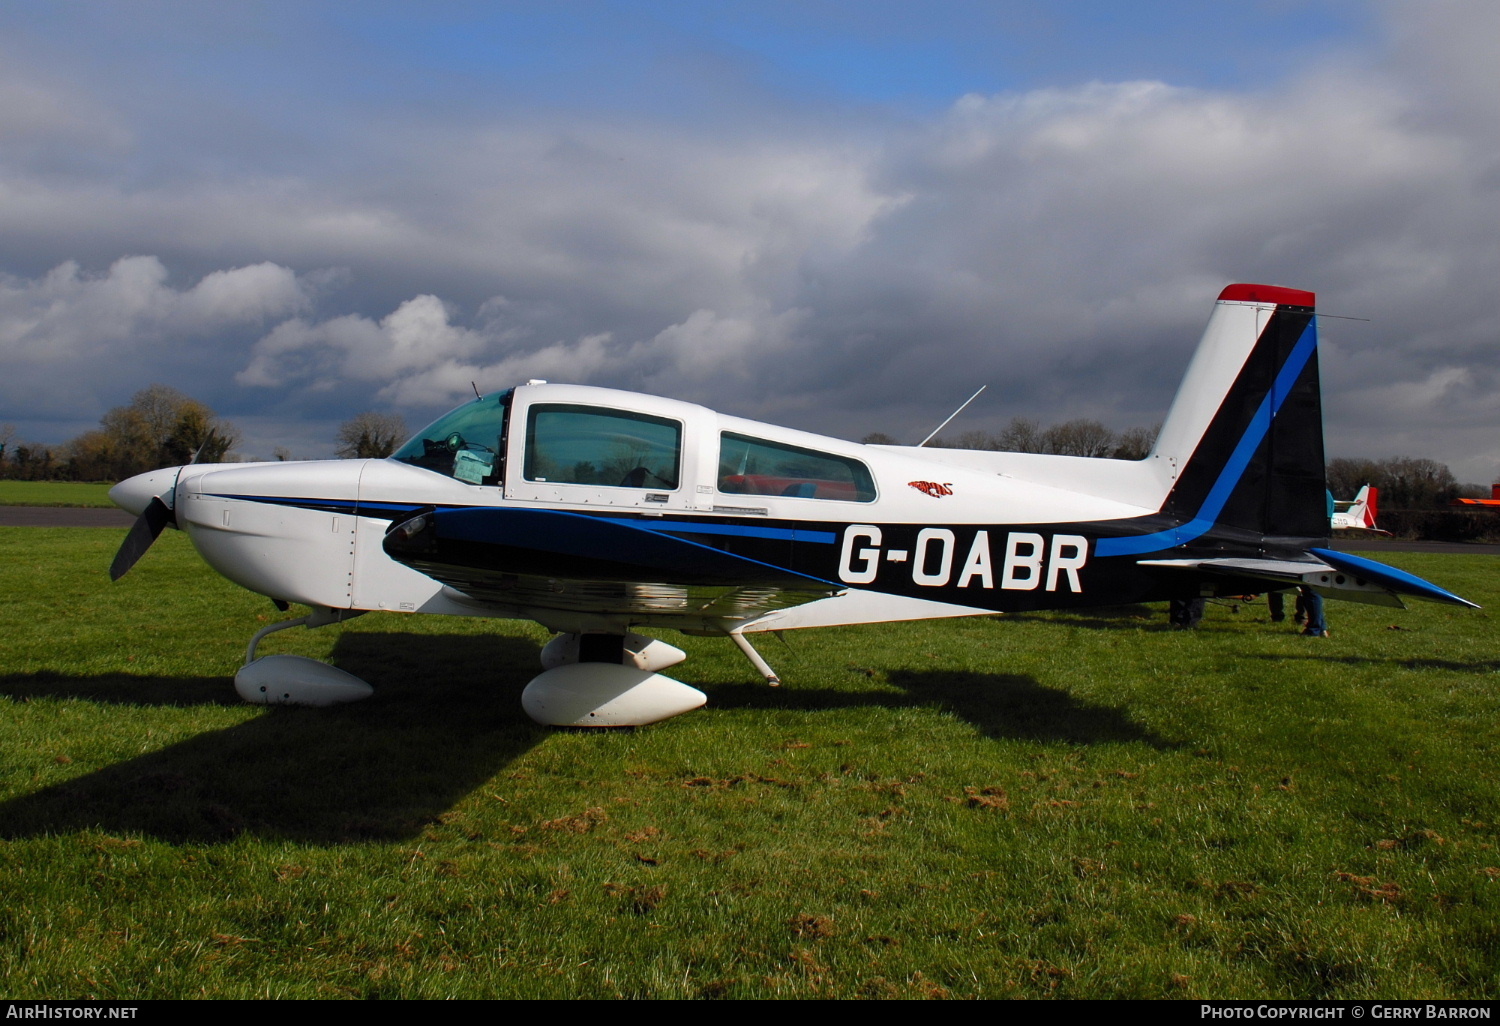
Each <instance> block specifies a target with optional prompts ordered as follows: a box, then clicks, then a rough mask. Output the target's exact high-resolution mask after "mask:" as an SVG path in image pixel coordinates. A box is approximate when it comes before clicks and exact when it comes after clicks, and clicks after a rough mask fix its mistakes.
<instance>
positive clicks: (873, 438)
mask: <svg viewBox="0 0 1500 1026" xmlns="http://www.w3.org/2000/svg"><path fill="white" fill-rule="evenodd" d="M860 441H861V442H863V443H864V444H865V445H900V444H901V443H900V442H898V441H896V440H895V439H894V438H892V437H891V436H890V435H888V434H886V433H885V432H883V431H871V432H870V433H869V434H868V435H865V437H863V438H861V439H860Z"/></svg>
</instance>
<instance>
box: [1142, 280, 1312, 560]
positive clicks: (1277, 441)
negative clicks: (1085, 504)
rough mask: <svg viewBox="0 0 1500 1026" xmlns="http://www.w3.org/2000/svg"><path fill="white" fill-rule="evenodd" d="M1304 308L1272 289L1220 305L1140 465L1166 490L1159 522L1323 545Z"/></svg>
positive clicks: (1227, 293) (1301, 298)
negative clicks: (1161, 473)
mask: <svg viewBox="0 0 1500 1026" xmlns="http://www.w3.org/2000/svg"><path fill="white" fill-rule="evenodd" d="M1314 305H1315V297H1314V295H1313V293H1311V292H1304V291H1301V290H1299V289H1287V288H1281V287H1279V286H1271V285H1231V286H1229V287H1228V288H1226V289H1225V290H1224V291H1223V292H1222V293H1221V294H1220V295H1219V300H1218V303H1217V305H1216V306H1215V308H1214V312H1213V315H1212V317H1211V318H1210V319H1209V323H1208V328H1207V330H1206V331H1205V332H1204V337H1203V341H1202V343H1201V344H1200V345H1199V347H1198V351H1197V353H1195V354H1194V356H1193V360H1192V362H1191V363H1190V364H1189V366H1188V370H1187V374H1186V375H1185V376H1184V378H1183V382H1182V387H1181V388H1180V389H1179V390H1178V394H1177V398H1176V400H1174V402H1173V404H1172V409H1171V411H1170V412H1169V413H1168V414H1167V420H1166V422H1165V423H1164V424H1163V425H1162V431H1161V436H1160V438H1159V439H1158V441H1157V445H1156V448H1155V450H1154V451H1153V453H1152V455H1151V457H1150V458H1151V459H1153V460H1164V461H1166V462H1167V463H1168V465H1169V472H1170V474H1171V475H1172V476H1173V477H1174V479H1175V480H1174V483H1173V485H1172V488H1171V491H1170V493H1169V494H1168V496H1167V499H1166V503H1165V505H1164V506H1163V512H1165V513H1168V514H1170V515H1172V516H1174V517H1177V518H1180V519H1182V520H1183V521H1186V522H1189V523H1191V524H1194V525H1198V526H1201V527H1202V528H1204V529H1206V528H1207V526H1209V525H1213V524H1216V525H1220V526H1225V527H1233V528H1239V529H1243V530H1246V531H1250V532H1253V533H1256V534H1262V535H1279V536H1289V537H1294V538H1326V537H1327V536H1328V532H1329V526H1328V514H1327V512H1326V503H1325V498H1324V490H1325V483H1324V460H1323V414H1322V398H1321V394H1320V391H1319V385H1318V356H1317V344H1318V341H1317V323H1316V321H1315V319H1314ZM1192 533H1201V531H1196V532H1192Z"/></svg>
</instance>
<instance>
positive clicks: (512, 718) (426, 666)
mask: <svg viewBox="0 0 1500 1026" xmlns="http://www.w3.org/2000/svg"><path fill="white" fill-rule="evenodd" d="M537 651H538V650H537V646H536V645H535V644H534V643H532V642H527V641H522V640H519V639H515V638H503V637H484V636H451V635H450V636H433V635H419V634H379V633H362V632H360V633H356V632H348V633H346V634H344V635H343V636H342V638H341V639H340V640H339V642H338V644H337V645H336V647H335V650H334V654H333V660H332V661H333V662H334V663H335V664H336V665H338V666H339V667H341V668H342V669H345V670H348V671H349V672H351V673H354V674H356V675H358V676H360V677H362V678H364V679H366V680H369V681H371V683H373V684H374V685H375V686H376V687H377V698H376V699H375V700H373V701H369V702H362V703H357V704H354V705H348V706H339V707H333V708H327V709H303V708H290V707H289V708H276V709H272V710H270V711H269V713H268V714H267V715H261V716H257V717H255V718H254V719H251V720H248V721H246V722H244V723H241V724H239V725H237V726H234V727H230V728H228V729H226V730H218V731H212V732H210V733H205V734H200V735H198V736H196V737H192V738H189V739H188V740H185V741H182V742H179V743H177V744H174V745H169V746H167V747H165V748H162V749H160V750H158V751H154V752H150V753H148V754H146V755H142V756H140V757H138V758H134V759H130V760H127V761H125V762H120V763H116V764H114V765H111V766H107V767H105V768H103V769H100V770H97V771H95V772H92V773H88V774H85V775H83V776H80V777H78V778H75V779H73V780H69V781H66V782H64V783H61V784H55V785H52V786H49V787H46V788H43V789H41V790H39V791H36V792H33V793H31V794H29V795H26V796H24V797H21V798H17V799H14V800H12V801H9V802H6V803H4V804H0V837H7V838H16V837H26V836H38V835H41V834H48V833H51V834H57V833H69V832H74V831H79V830H86V829H99V830H103V831H105V832H107V833H116V834H118V833H124V834H145V835H148V836H153V837H157V838H160V839H162V840H166V841H169V842H174V843H209V844H212V843H221V842H226V841H230V840H233V839H234V838H235V837H237V836H240V835H241V834H251V835H253V836H257V837H261V838H276V839H288V840H296V841H302V842H311V843H322V844H339V843H355V842H362V841H370V840H377V841H378V840H393V841H394V840H403V839H408V838H411V837H413V836H416V835H418V834H419V833H420V832H421V831H422V830H423V829H424V828H425V827H426V826H427V825H429V824H430V823H432V822H434V821H435V819H436V818H437V817H438V816H440V815H442V814H443V813H444V812H447V811H448V810H450V809H451V808H452V807H453V806H454V805H455V804H457V803H458V802H459V801H460V800H461V799H462V798H463V797H464V796H465V795H467V794H469V793H471V792H473V791H474V790H475V789H476V788H478V787H479V786H481V785H482V784H484V783H485V782H486V781H488V780H490V779H491V778H493V777H494V776H495V775H496V774H497V773H500V772H501V771H502V770H503V769H504V768H505V767H506V766H507V765H509V764H510V763H512V762H513V761H514V760H516V759H518V758H520V757H521V756H522V755H524V754H525V753H526V752H528V751H530V750H531V749H532V748H533V747H534V746H536V745H538V744H540V743H542V742H544V741H545V740H546V738H547V737H548V736H549V735H550V734H551V733H552V732H553V731H552V730H551V729H549V728H545V727H540V726H538V725H536V724H534V723H533V722H532V721H531V720H529V719H527V718H526V717H525V716H524V715H523V714H522V712H521V710H520V708H519V703H518V702H517V701H516V698H517V696H516V695H515V694H513V693H512V692H516V691H519V690H520V688H521V687H522V686H524V682H525V681H526V680H527V679H528V675H529V668H530V667H531V666H534V665H536V659H537ZM434 667H439V668H441V673H442V674H443V677H442V679H441V680H440V681H437V682H434V680H433V676H434V671H433V668H434ZM523 667H524V668H525V669H522V668H523ZM424 678H425V679H424ZM887 679H888V681H889V683H890V684H893V685H895V686H896V687H898V688H900V689H901V690H900V691H893V690H890V689H888V688H880V689H878V690H871V691H867V692H861V691H857V690H849V689H836V688H819V687H810V688H799V687H797V686H795V685H790V686H787V687H783V688H776V689H772V688H769V687H767V686H765V685H764V684H753V685H749V684H747V685H727V686H725V685H720V686H713V685H705V687H706V688H707V689H708V690H709V692H710V709H714V708H717V709H736V708H741V709H752V708H777V709H792V710H807V711H816V710H824V709H847V708H852V707H870V706H874V707H887V708H893V709H896V708H910V707H917V706H922V707H937V708H940V709H943V710H945V711H948V712H951V713H953V714H954V715H956V716H958V717H960V718H961V719H963V720H966V721H968V722H970V723H972V724H973V725H974V726H975V727H976V728H978V729H979V730H980V731H981V732H982V733H983V734H984V735H985V736H986V737H990V738H995V739H1016V738H1025V739H1035V740H1042V741H1063V742H1068V743H1074V744H1088V743H1100V742H1119V741H1140V742H1144V743H1147V744H1151V745H1153V746H1156V747H1168V746H1169V742H1166V741H1164V740H1163V739H1161V738H1159V737H1157V736H1155V735H1153V734H1152V733H1151V732H1150V731H1147V730H1145V729H1144V728H1142V727H1141V726H1139V725H1138V724H1136V723H1134V722H1132V721H1131V720H1130V718H1129V717H1128V716H1127V715H1126V714H1125V713H1124V712H1123V711H1121V710H1120V709H1117V708H1110V707H1106V706H1098V705H1091V704H1088V703H1085V702H1080V701H1079V700H1077V699H1075V698H1074V697H1072V696H1070V695H1068V694H1067V693H1065V692H1062V691H1056V690H1053V689H1050V688H1046V687H1043V686H1042V685H1040V684H1039V683H1037V682H1036V681H1035V680H1034V679H1032V678H1030V677H1025V676H1018V675H1006V674H991V673H958V672H951V671H896V672H893V673H891V674H889V675H888V676H887ZM0 694H5V695H9V696H11V697H13V698H22V699H34V698H40V697H57V698H84V699H88V700H92V701H104V702H115V703H120V704H134V705H143V704H144V705H177V706H180V705H209V704H221V703H232V702H234V701H235V699H234V697H233V691H232V689H231V688H230V686H229V681H228V680H226V679H223V678H204V677H189V678H150V677H129V676H125V675H119V674H112V675H105V676H101V677H93V678H83V679H80V678H73V677H63V676H60V675H58V676H41V675H27V676H17V677H9V678H5V677H0Z"/></svg>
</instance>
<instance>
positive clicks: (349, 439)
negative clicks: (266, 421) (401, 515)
mask: <svg viewBox="0 0 1500 1026" xmlns="http://www.w3.org/2000/svg"><path fill="white" fill-rule="evenodd" d="M406 434H407V431H406V423H405V421H403V420H402V419H401V417H400V416H399V415H398V414H394V413H361V414H359V415H358V416H356V417H352V418H350V419H349V420H347V421H345V422H344V423H343V424H342V425H341V426H340V427H339V431H338V436H337V438H336V442H337V445H336V449H335V451H336V452H337V454H338V455H339V456H341V457H345V458H350V459H367V458H380V457H384V456H389V455H390V454H391V453H393V452H395V451H396V447H397V446H399V445H400V444H401V443H402V442H404V441H405V440H406ZM239 437H240V436H239V431H238V430H237V429H236V428H235V426H234V425H233V424H231V423H230V422H229V421H227V420H225V419H224V418H222V417H220V416H219V415H218V414H216V413H214V411H213V410H212V409H211V408H210V407H209V406H208V404H206V403H203V402H200V401H199V400H197V399H194V398H192V397H191V396H188V395H185V394H184V393H182V392H180V391H178V390H177V389H175V388H172V387H171V386H170V385H161V384H156V385H148V386H147V387H146V388H143V389H141V390H140V391H139V392H137V393H136V394H135V395H134V396H132V397H131V400H130V402H129V403H127V404H125V405H124V406H116V407H114V408H113V409H111V410H109V411H108V412H107V413H105V414H104V416H103V417H101V418H99V426H98V427H97V428H95V429H94V430H92V431H85V432H84V433H83V434H81V435H79V436H78V437H77V438H73V439H71V440H69V441H67V442H64V443H62V444H61V445H39V444H37V443H35V442H29V441H26V440H25V439H23V438H21V437H20V435H19V432H17V430H16V428H15V426H14V425H13V424H3V425H0V478H3V479H9V480H15V481H123V480H124V479H125V478H127V477H133V476H135V475H136V474H142V473H145V472H146V471H148V470H155V469H157V468H158V467H176V466H181V465H182V464H184V463H189V462H192V461H193V460H194V459H195V457H196V461H197V462H199V463H221V462H224V460H225V458H226V456H229V455H230V451H231V450H232V449H233V448H234V446H235V444H236V443H237V442H238V441H239ZM273 455H274V457H275V458H276V459H279V460H286V459H291V458H292V455H291V453H290V452H289V451H287V450H286V449H284V448H280V447H278V448H277V449H276V451H275V452H274V453H273Z"/></svg>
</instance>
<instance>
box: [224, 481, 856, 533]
mask: <svg viewBox="0 0 1500 1026" xmlns="http://www.w3.org/2000/svg"><path fill="white" fill-rule="evenodd" d="M216 497H217V498H220V499H242V500H245V501H248V502H267V503H271V504H272V505H277V506H300V507H304V508H315V509H319V510H325V511H326V510H340V511H343V510H347V511H348V512H350V513H356V512H360V513H362V512H363V511H365V510H380V511H383V512H387V513H415V512H416V511H417V510H419V509H425V508H427V507H426V506H424V505H422V504H419V503H411V502H371V501H370V500H368V499H360V500H358V501H356V500H353V499H314V498H292V497H290V496H276V495H223V494H220V495H217V496H216ZM440 508H442V509H454V510H462V509H528V508H531V507H526V506H450V505H446V504H445V505H443V506H441V507H440ZM553 512H558V513H562V512H574V513H577V512H578V511H576V510H554V511H553ZM578 515H579V516H596V515H597V514H589V513H579V514H578ZM602 519H606V520H614V519H625V520H629V522H630V526H631V527H636V528H639V529H641V530H643V531H665V532H668V533H672V534H719V535H732V536H736V537H741V538H770V539H772V540H774V541H794V542H813V543H816V544H819V545H833V544H836V543H837V542H838V535H837V534H835V533H834V532H833V531H808V530H799V529H796V528H791V527H754V526H749V525H740V524H711V523H704V522H702V521H699V520H660V521H658V520H656V519H654V518H653V519H652V520H651V521H649V522H648V521H645V520H636V519H633V518H617V517H604V518H602Z"/></svg>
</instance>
